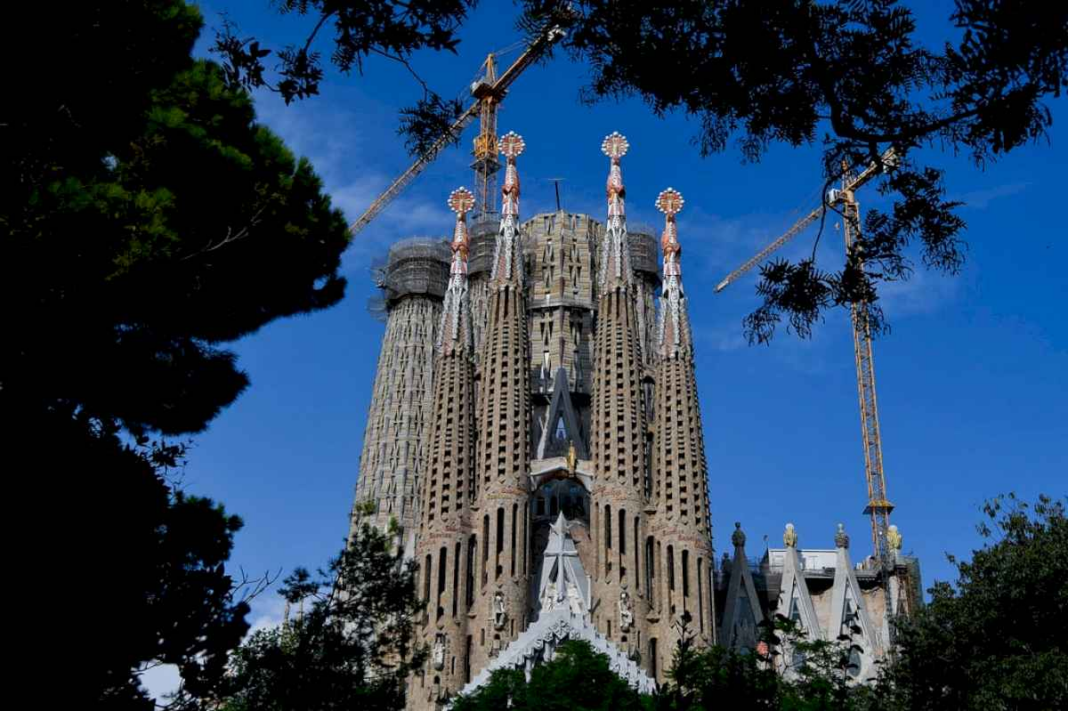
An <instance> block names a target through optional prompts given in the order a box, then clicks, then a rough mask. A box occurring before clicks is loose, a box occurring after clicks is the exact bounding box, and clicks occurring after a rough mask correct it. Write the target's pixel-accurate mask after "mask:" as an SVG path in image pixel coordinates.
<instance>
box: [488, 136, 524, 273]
mask: <svg viewBox="0 0 1068 711" xmlns="http://www.w3.org/2000/svg"><path fill="white" fill-rule="evenodd" d="M500 147H501V153H502V154H504V157H505V158H506V159H507V161H508V163H507V165H506V166H505V170H504V184H503V185H502V186H501V227H500V230H499V232H498V233H497V244H496V248H495V251H494V255H493V272H492V274H491V275H490V281H492V282H494V283H502V282H512V283H515V284H519V283H520V282H521V281H522V278H523V273H522V272H523V260H522V258H521V256H522V255H521V254H519V171H518V170H517V169H516V164H515V159H516V158H518V157H519V156H520V155H521V154H522V153H523V149H525V148H526V147H527V144H526V142H525V141H523V137H522V136H520V135H519V134H517V133H516V132H515V131H509V132H508V133H506V134H504V135H503V136H501V141H500Z"/></svg>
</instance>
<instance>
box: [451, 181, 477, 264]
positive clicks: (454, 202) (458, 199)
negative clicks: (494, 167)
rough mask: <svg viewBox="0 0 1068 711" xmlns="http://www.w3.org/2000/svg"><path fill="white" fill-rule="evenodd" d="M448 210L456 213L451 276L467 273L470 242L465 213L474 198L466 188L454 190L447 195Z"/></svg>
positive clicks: (470, 207) (471, 206)
mask: <svg viewBox="0 0 1068 711" xmlns="http://www.w3.org/2000/svg"><path fill="white" fill-rule="evenodd" d="M448 205H449V209H450V210H452V211H453V212H455V213H456V228H455V229H454V230H453V237H452V244H451V245H450V246H451V247H452V268H451V270H450V271H451V272H452V273H453V274H458V273H463V274H466V273H467V253H468V250H469V249H470V244H471V240H470V238H469V237H468V235H467V219H466V218H467V213H468V212H470V211H471V209H472V208H474V206H475V196H474V194H473V193H472V192H471V191H470V190H468V189H467V188H456V189H455V190H453V191H452V192H451V193H449V200H448Z"/></svg>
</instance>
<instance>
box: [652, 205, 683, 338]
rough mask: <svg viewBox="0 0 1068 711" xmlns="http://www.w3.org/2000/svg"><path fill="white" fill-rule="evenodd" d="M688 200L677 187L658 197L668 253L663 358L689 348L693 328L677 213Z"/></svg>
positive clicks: (663, 298)
mask: <svg viewBox="0 0 1068 711" xmlns="http://www.w3.org/2000/svg"><path fill="white" fill-rule="evenodd" d="M685 203H686V201H685V200H683V198H682V193H680V192H679V191H678V190H675V189H674V188H668V189H667V190H663V191H661V193H660V195H658V196H657V198H656V209H658V210H660V212H662V213H664V234H663V236H662V237H661V240H660V250H661V251H662V252H663V253H664V288H663V292H662V295H661V297H660V306H661V309H660V313H661V319H660V328H659V332H658V345H659V347H660V356H661V357H662V358H673V357H675V356H677V355H678V354H679V349H680V348H685V347H688V346H689V345H690V344H689V343H688V340H689V333H688V331H689V329H688V321H687V314H686V306H685V304H684V294H683V291H682V264H681V257H682V245H680V244H679V229H678V225H677V224H676V222H675V215H677V214H679V212H681V211H682V206H683V205H684V204H685Z"/></svg>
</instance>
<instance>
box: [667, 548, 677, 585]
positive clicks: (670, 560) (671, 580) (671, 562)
mask: <svg viewBox="0 0 1068 711" xmlns="http://www.w3.org/2000/svg"><path fill="white" fill-rule="evenodd" d="M667 553H668V556H667V567H668V590H670V591H671V592H675V546H668V551H667Z"/></svg>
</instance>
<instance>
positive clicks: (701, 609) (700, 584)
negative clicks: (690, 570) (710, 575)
mask: <svg viewBox="0 0 1068 711" xmlns="http://www.w3.org/2000/svg"><path fill="white" fill-rule="evenodd" d="M704 567H705V561H704V559H703V558H698V559H697V620H698V624H699V625H700V628H701V634H704V633H705V596H704V590H705V588H704V574H705V571H704Z"/></svg>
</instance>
